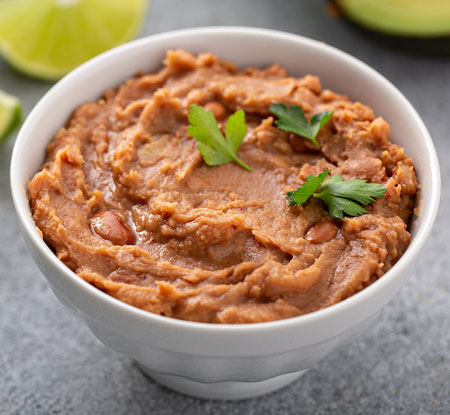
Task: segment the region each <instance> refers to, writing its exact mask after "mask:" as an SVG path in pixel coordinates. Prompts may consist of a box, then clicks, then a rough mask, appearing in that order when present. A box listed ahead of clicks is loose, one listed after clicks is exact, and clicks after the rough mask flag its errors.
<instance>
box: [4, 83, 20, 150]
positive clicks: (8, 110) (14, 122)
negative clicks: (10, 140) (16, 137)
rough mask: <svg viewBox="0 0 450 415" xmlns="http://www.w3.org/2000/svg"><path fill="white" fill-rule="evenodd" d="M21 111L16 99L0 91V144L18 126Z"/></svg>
mask: <svg viewBox="0 0 450 415" xmlns="http://www.w3.org/2000/svg"><path fill="white" fill-rule="evenodd" d="M21 120H22V109H21V107H20V102H19V100H18V99H17V98H16V97H13V96H12V95H8V94H7V93H6V92H3V91H0V143H1V142H2V141H3V140H4V139H5V138H6V137H7V136H8V135H9V134H10V133H11V132H12V131H13V130H14V129H15V128H16V127H17V126H18V125H19V124H20V121H21Z"/></svg>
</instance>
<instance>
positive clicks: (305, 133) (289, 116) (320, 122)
mask: <svg viewBox="0 0 450 415" xmlns="http://www.w3.org/2000/svg"><path fill="white" fill-rule="evenodd" d="M269 111H270V112H271V113H272V114H274V115H276V116H277V117H278V120H277V121H275V124H276V126H277V127H278V128H280V129H281V130H284V131H289V132H291V133H295V134H297V135H299V136H301V137H305V138H307V139H308V140H311V141H312V142H313V143H314V144H315V145H316V146H319V143H318V142H317V139H316V136H317V134H318V133H319V131H320V129H321V128H322V127H323V126H324V125H325V123H326V122H327V121H328V120H329V119H330V118H331V116H332V115H333V111H323V112H320V113H318V114H315V115H313V116H312V117H311V121H309V122H308V120H307V119H306V117H305V113H304V112H303V110H302V109H301V108H300V107H298V106H297V105H291V106H290V107H289V108H287V107H286V105H284V104H272V105H271V106H270V107H269Z"/></svg>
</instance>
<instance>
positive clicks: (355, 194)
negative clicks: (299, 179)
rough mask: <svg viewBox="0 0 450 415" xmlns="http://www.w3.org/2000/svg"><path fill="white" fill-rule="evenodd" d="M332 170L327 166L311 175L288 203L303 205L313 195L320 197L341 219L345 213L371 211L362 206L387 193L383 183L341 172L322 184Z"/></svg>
mask: <svg viewBox="0 0 450 415" xmlns="http://www.w3.org/2000/svg"><path fill="white" fill-rule="evenodd" d="M330 173H331V171H330V170H328V169H325V170H324V171H323V172H322V173H320V174H319V175H318V176H315V175H313V174H311V175H309V176H308V177H307V178H306V182H305V183H303V184H302V185H301V186H300V187H299V188H298V189H297V190H294V191H293V192H288V193H287V197H286V199H287V200H288V206H291V205H302V204H303V203H305V202H306V201H307V200H308V199H309V198H310V197H317V198H319V199H322V200H323V201H324V202H325V203H326V204H327V206H328V212H329V214H330V216H331V217H332V218H338V219H342V218H343V216H344V214H346V215H349V216H359V215H363V214H365V213H368V211H367V210H366V209H365V208H364V207H363V205H368V204H370V203H373V202H375V198H376V197H383V196H384V195H385V193H386V188H385V187H384V186H382V185H381V184H378V183H367V181H366V180H361V179H355V180H344V179H343V178H342V176H341V175H340V174H336V175H334V176H331V177H330V178H329V179H328V180H327V181H325V184H323V183H324V180H325V179H326V177H327V176H328V175H329V174H330ZM322 184H323V185H322ZM317 191H318V192H317Z"/></svg>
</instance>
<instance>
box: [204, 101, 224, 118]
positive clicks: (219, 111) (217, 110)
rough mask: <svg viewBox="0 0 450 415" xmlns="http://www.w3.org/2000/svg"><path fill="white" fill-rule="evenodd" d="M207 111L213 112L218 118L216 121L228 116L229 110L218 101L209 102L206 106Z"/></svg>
mask: <svg viewBox="0 0 450 415" xmlns="http://www.w3.org/2000/svg"><path fill="white" fill-rule="evenodd" d="M204 108H205V110H206V111H211V112H212V113H213V115H214V117H215V118H216V120H221V119H222V118H223V117H225V115H227V110H226V109H225V107H224V106H223V105H222V104H221V103H220V102H218V101H210V102H207V103H206V104H205V106H204Z"/></svg>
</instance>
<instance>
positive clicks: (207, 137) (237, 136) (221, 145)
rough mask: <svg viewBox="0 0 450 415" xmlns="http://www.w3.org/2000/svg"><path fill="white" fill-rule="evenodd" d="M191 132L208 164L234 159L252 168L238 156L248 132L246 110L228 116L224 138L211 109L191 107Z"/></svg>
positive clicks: (222, 162) (212, 164) (189, 130)
mask: <svg viewBox="0 0 450 415" xmlns="http://www.w3.org/2000/svg"><path fill="white" fill-rule="evenodd" d="M188 120H189V122H190V123H191V125H190V126H189V127H188V132H189V134H190V135H191V136H192V137H194V138H195V139H196V140H197V141H198V144H197V146H198V149H199V151H200V153H201V154H202V156H203V159H204V160H205V163H206V164H207V165H208V166H218V165H220V164H224V163H228V162H229V161H234V162H235V163H237V164H239V166H241V167H243V168H244V169H246V170H249V171H250V170H251V169H250V167H249V166H247V165H246V164H245V163H244V162H243V161H242V160H240V159H239V158H238V156H237V151H238V150H239V146H240V145H241V143H242V140H243V139H244V137H245V135H246V134H247V126H246V124H245V112H244V111H243V110H239V111H236V112H235V113H234V114H233V115H231V116H230V117H229V118H228V121H227V125H226V127H225V136H226V138H224V136H223V134H222V132H221V131H220V129H219V126H218V125H217V121H216V119H215V118H214V115H213V113H212V112H211V111H206V110H205V109H204V108H203V107H200V106H198V105H191V106H190V107H189V117H188Z"/></svg>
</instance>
